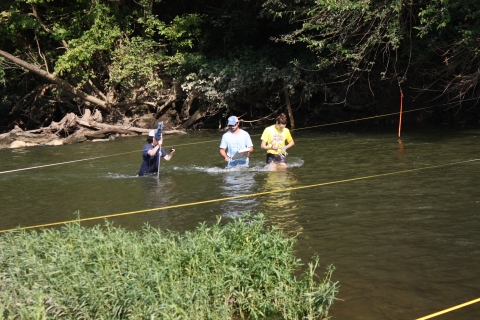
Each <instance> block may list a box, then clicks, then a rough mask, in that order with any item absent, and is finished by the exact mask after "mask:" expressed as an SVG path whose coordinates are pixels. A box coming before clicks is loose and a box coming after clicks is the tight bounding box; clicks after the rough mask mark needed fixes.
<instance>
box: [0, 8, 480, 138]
mask: <svg viewBox="0 0 480 320" xmlns="http://www.w3.org/2000/svg"><path fill="white" fill-rule="evenodd" d="M479 16H480V3H479V2H478V1H476V0H461V1H454V2H453V1H445V0H431V1H430V0H429V1H425V0H412V1H404V0H400V1H397V0H395V1H393V0H222V1H220V0H189V1H185V0H182V1H178V0H175V1H172V0H138V1H132V0H77V1H73V2H72V1H67V0H5V1H2V3H1V4H0V35H1V36H0V79H1V80H2V85H1V86H0V93H1V98H0V118H1V120H0V121H1V123H0V126H3V129H4V130H7V129H11V128H12V126H13V125H14V124H18V125H20V126H21V127H24V128H34V127H38V126H42V125H46V124H48V123H49V122H50V121H52V120H58V119H60V118H61V117H62V116H63V115H65V114H66V113H67V112H72V111H73V112H76V113H81V112H82V110H84V108H90V109H94V108H99V109H101V110H102V112H103V113H104V114H105V115H106V116H107V117H105V119H107V120H112V119H113V118H109V117H108V116H111V115H113V114H114V113H117V115H121V116H138V115H142V114H145V113H154V114H155V115H156V116H157V118H158V117H160V116H162V115H166V114H168V115H169V116H170V117H172V120H173V121H174V122H175V123H176V124H178V125H182V124H184V125H186V126H189V127H190V126H192V125H200V126H206V127H209V126H210V127H211V126H213V125H215V126H216V125H217V124H218V119H223V118H224V117H225V116H226V115H228V114H230V113H235V114H237V115H243V116H244V118H245V119H248V120H256V119H260V118H264V117H266V119H267V120H268V121H270V120H271V119H272V117H273V116H274V114H275V113H276V112H278V111H279V110H281V111H285V110H284V109H285V108H287V107H289V102H291V108H292V109H293V115H294V116H295V117H298V118H300V120H301V121H302V122H303V123H305V122H307V121H314V122H319V121H324V117H325V116H326V114H329V115H330V116H332V115H333V117H335V115H336V116H337V117H342V116H345V115H344V114H342V113H344V112H345V111H347V110H352V108H350V109H349V107H352V106H354V108H353V109H354V110H356V111H362V112H367V111H369V110H370V112H374V113H376V114H378V113H380V114H381V113H382V112H383V111H385V110H387V111H391V110H390V108H391V105H392V103H394V105H398V100H399V96H400V92H402V93H404V94H405V96H406V99H405V102H406V106H407V107H408V106H410V107H412V106H413V105H414V104H421V103H422V102H425V101H428V102H429V103H435V104H437V105H445V104H447V103H450V104H449V105H448V108H449V109H452V108H454V111H455V112H454V114H455V116H456V118H455V119H448V120H449V121H450V120H452V121H453V120H455V121H475V122H477V121H478V120H479V115H478V112H477V110H478V108H477V107H476V103H477V101H478V97H479V96H480V94H479V89H478V87H477V82H478V78H479V75H480V72H479V70H480V68H479V66H480V57H479V48H480V41H479V39H480V19H479V18H480V17H479ZM2 52H7V53H9V54H12V55H14V56H15V57H17V58H19V59H21V60H23V61H25V62H28V63H29V64H31V65H34V66H36V67H38V68H40V69H42V70H44V71H47V72H49V73H51V74H52V75H54V76H56V77H60V78H61V79H63V80H66V81H67V82H68V83H70V84H72V85H73V86H75V87H76V88H77V89H78V90H81V91H83V92H85V93H86V94H88V95H91V96H94V97H97V98H99V99H100V100H101V101H102V103H92V102H89V101H85V99H82V98H79V97H78V95H75V94H74V93H72V92H71V90H70V91H69V90H65V88H61V87H59V86H58V85H55V84H54V83H52V81H50V80H48V79H45V78H44V77H40V76H39V75H38V74H36V73H35V72H32V71H31V70H29V71H27V72H26V71H25V68H20V67H19V66H18V64H17V63H15V62H13V61H12V60H11V59H8V58H6V56H5V55H2V54H1V53H2ZM286 95H288V97H289V100H290V101H288V100H286ZM452 102H458V104H451V103H452ZM367 106H368V107H370V109H369V108H367ZM371 106H374V108H373V111H372V108H371ZM322 113H323V114H322ZM437 114H438V111H437ZM361 115H362V114H361V113H360V114H358V115H357V116H361ZM120 118H121V117H120ZM115 119H118V117H115ZM209 119H210V120H212V121H209ZM322 119H323V120H322ZM189 120H191V121H189ZM330 120H332V119H330ZM442 121H444V119H443V120H442Z"/></svg>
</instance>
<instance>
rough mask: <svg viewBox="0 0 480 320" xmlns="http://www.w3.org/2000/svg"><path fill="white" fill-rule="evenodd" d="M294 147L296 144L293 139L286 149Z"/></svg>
mask: <svg viewBox="0 0 480 320" xmlns="http://www.w3.org/2000/svg"><path fill="white" fill-rule="evenodd" d="M294 145H295V142H294V141H293V139H292V140H290V142H289V143H288V144H287V145H286V146H285V148H286V149H288V148H291V147H293V146H294Z"/></svg>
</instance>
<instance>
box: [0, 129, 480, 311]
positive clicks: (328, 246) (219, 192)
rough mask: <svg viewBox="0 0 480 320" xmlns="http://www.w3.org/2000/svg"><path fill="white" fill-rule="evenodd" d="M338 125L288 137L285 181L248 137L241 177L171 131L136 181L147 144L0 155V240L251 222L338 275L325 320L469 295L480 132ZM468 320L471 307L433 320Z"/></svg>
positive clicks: (207, 142) (204, 145)
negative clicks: (96, 228) (79, 230)
mask: <svg viewBox="0 0 480 320" xmlns="http://www.w3.org/2000/svg"><path fill="white" fill-rule="evenodd" d="M336 129H338V128H333V127H332V128H328V129H326V128H323V129H321V130H320V129H309V130H297V131H294V132H293V137H294V139H295V143H296V145H295V146H294V147H293V148H291V149H289V163H290V168H289V169H288V170H286V171H283V172H269V171H266V170H264V168H263V164H264V158H265V155H264V153H263V152H262V151H261V150H260V135H261V132H260V131H258V132H255V131H253V132H251V136H252V140H253V141H254V145H255V151H254V152H253V153H252V156H251V160H250V163H251V166H252V167H251V169H249V170H239V171H235V170H230V171H228V170H225V169H224V168H223V160H222V158H221V157H220V155H219V154H218V146H219V143H220V138H221V132H216V131H211V132H196V133H189V134H186V135H175V136H170V135H169V136H166V137H165V144H164V146H165V147H166V149H167V150H168V149H169V148H170V146H171V145H175V147H176V150H177V152H176V153H175V155H174V157H173V159H172V160H171V161H169V162H167V161H162V162H161V173H160V179H159V180H157V178H156V176H153V177H137V176H136V174H137V172H138V169H139V167H140V163H141V149H142V146H143V144H144V140H145V137H132V138H119V139H117V140H115V141H110V142H97V143H84V144H75V145H67V146H57V147H30V148H25V149H14V150H0V172H1V173H0V199H1V202H0V216H1V221H0V230H8V229H11V228H15V227H17V226H22V227H26V226H36V225H43V224H50V223H55V222H62V221H69V220H74V219H76V218H77V217H78V216H80V218H81V219H85V218H94V217H102V216H103V217H108V216H111V215H116V214H122V213H125V214H124V215H117V216H114V217H111V218H108V219H109V220H111V221H114V222H115V224H116V225H121V226H124V227H126V228H129V229H139V228H141V227H142V226H143V225H144V224H145V223H149V224H151V225H153V226H156V227H160V228H163V229H170V230H177V231H185V230H192V229H194V228H195V227H196V226H197V225H198V224H199V223H201V222H206V223H215V221H216V219H217V217H218V216H222V217H223V218H224V220H225V221H228V220H229V219H230V218H231V217H233V216H237V215H241V214H242V213H243V212H245V211H249V212H251V213H253V214H255V213H259V212H262V213H264V214H265V215H266V216H267V218H268V220H269V221H270V223H271V224H274V225H276V226H279V227H280V228H281V229H283V230H284V232H285V233H286V234H288V235H292V236H293V235H295V234H297V233H298V232H300V233H301V234H300V236H299V241H298V246H297V252H296V254H297V255H298V257H299V258H301V259H302V261H304V262H308V259H309V258H310V257H312V256H313V255H315V254H317V255H319V257H320V262H321V264H322V267H321V268H322V269H321V270H324V269H323V267H325V266H327V265H329V264H333V265H334V266H335V267H336V271H335V272H334V280H335V281H339V285H340V293H339V295H338V298H339V299H340V300H338V301H336V302H335V304H334V305H333V307H332V308H331V309H330V315H331V316H332V318H333V319H341V320H343V319H355V320H357V319H416V318H419V317H422V316H426V315H429V314H432V313H434V312H437V311H440V310H443V309H447V308H450V307H452V306H455V305H458V304H461V303H464V302H467V301H471V300H473V299H477V298H479V297H480V281H479V279H480V268H479V266H480V219H479V216H480V215H479V214H480V161H476V160H480V152H479V151H480V128H469V129H449V128H436V129H428V130H418V129H417V130H414V129H404V132H403V133H402V139H401V141H398V137H397V135H396V128H392V130H380V131H379V130H366V129H356V128H354V127H351V128H349V129H339V130H338V131H336ZM469 160H474V161H469ZM58 163H64V164H58ZM51 164H58V165H51ZM46 165H51V166H46ZM30 167H38V168H36V169H31V170H21V171H13V172H6V171H10V170H16V169H21V168H30ZM266 192H270V193H266ZM241 195H246V197H243V198H233V199H232V197H235V196H241ZM154 208H159V209H158V210H150V209H154ZM142 210H143V211H142ZM102 220H103V219H97V220H91V221H86V222H82V224H84V225H87V226H89V225H94V224H98V223H103V221H102ZM479 315H480V303H476V304H472V305H470V306H467V307H464V308H461V309H459V310H455V311H452V312H449V313H447V314H445V315H442V316H439V317H437V318H435V319H477V318H478V316H479Z"/></svg>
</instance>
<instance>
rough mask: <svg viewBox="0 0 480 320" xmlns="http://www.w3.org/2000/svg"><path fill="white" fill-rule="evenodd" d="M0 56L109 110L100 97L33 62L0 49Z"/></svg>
mask: <svg viewBox="0 0 480 320" xmlns="http://www.w3.org/2000/svg"><path fill="white" fill-rule="evenodd" d="M0 56H2V57H4V58H5V59H8V60H10V61H11V62H13V63H15V64H16V65H18V66H20V67H22V68H25V69H27V70H29V71H32V72H33V73H36V74H38V75H39V76H41V77H43V78H45V79H47V80H48V81H50V82H53V83H55V84H56V85H58V86H60V87H61V88H62V89H64V90H66V91H68V92H71V93H72V94H74V95H75V96H77V97H79V98H82V99H83V100H85V101H88V102H91V103H93V104H95V105H97V106H99V107H100V108H101V109H102V110H104V111H107V112H109V111H110V110H109V109H110V108H109V107H108V104H107V103H106V102H105V101H103V100H100V99H98V98H96V97H94V96H91V95H88V94H86V93H85V92H83V91H81V90H78V89H77V88H75V87H74V86H72V85H71V84H70V83H68V82H67V81H65V80H63V79H61V78H59V77H57V76H55V75H53V74H51V73H48V72H46V71H45V70H42V69H40V68H38V67H37V66H35V65H33V64H30V63H28V62H26V61H23V60H22V59H19V58H17V57H15V56H12V55H11V54H9V53H8V52H5V51H2V50H0Z"/></svg>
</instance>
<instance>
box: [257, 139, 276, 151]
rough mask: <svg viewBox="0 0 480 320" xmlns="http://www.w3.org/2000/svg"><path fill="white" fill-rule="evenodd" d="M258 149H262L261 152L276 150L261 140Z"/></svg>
mask: <svg viewBox="0 0 480 320" xmlns="http://www.w3.org/2000/svg"><path fill="white" fill-rule="evenodd" d="M260 148H262V150H277V148H274V147H273V146H272V145H270V146H268V145H267V141H265V140H262V144H261V145H260Z"/></svg>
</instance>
